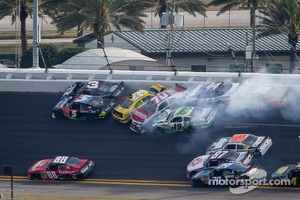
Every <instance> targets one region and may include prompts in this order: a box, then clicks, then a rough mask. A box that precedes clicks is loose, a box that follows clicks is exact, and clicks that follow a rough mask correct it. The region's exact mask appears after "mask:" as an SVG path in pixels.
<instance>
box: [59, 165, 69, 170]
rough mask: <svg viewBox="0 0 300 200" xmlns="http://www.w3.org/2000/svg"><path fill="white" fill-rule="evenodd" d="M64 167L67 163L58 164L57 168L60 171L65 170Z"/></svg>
mask: <svg viewBox="0 0 300 200" xmlns="http://www.w3.org/2000/svg"><path fill="white" fill-rule="evenodd" d="M66 168H67V165H60V166H58V170H60V171H64V170H66Z"/></svg>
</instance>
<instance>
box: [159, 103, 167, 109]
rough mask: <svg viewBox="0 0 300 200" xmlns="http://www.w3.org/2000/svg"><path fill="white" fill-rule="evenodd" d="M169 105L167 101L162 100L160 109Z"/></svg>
mask: <svg viewBox="0 0 300 200" xmlns="http://www.w3.org/2000/svg"><path fill="white" fill-rule="evenodd" d="M167 106H168V103H167V102H162V103H161V104H160V105H159V106H158V111H160V110H162V109H164V108H166V107H167Z"/></svg>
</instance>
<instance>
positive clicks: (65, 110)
mask: <svg viewBox="0 0 300 200" xmlns="http://www.w3.org/2000/svg"><path fill="white" fill-rule="evenodd" d="M115 105H116V101H115V99H113V98H103V97H101V96H93V95H85V94H81V95H80V96H76V97H72V96H69V97H67V98H65V99H63V100H61V101H60V102H58V103H57V104H56V105H55V106H54V108H53V109H52V118H55V119H56V118H65V117H67V118H69V119H79V120H97V119H101V118H104V117H106V116H107V115H108V113H109V112H110V111H111V109H112V108H113V107H114V106H115Z"/></svg>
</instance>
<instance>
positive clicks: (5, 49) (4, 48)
mask: <svg viewBox="0 0 300 200" xmlns="http://www.w3.org/2000/svg"><path fill="white" fill-rule="evenodd" d="M51 44H52V45H55V46H56V47H57V48H58V50H62V49H65V48H76V47H77V45H75V44H73V43H68V42H62V43H51ZM30 47H31V45H28V49H29V48H30ZM17 48H18V47H17V45H16V44H2V45H1V41H0V54H14V53H16V52H17ZM19 48H21V47H19Z"/></svg>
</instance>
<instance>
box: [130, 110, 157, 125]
mask: <svg viewBox="0 0 300 200" xmlns="http://www.w3.org/2000/svg"><path fill="white" fill-rule="evenodd" d="M151 115H152V114H150V113H148V112H146V111H145V110H143V109H138V110H135V111H133V112H132V115H131V118H132V120H134V121H138V122H143V121H144V120H145V119H146V118H148V117H150V116H151Z"/></svg>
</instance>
